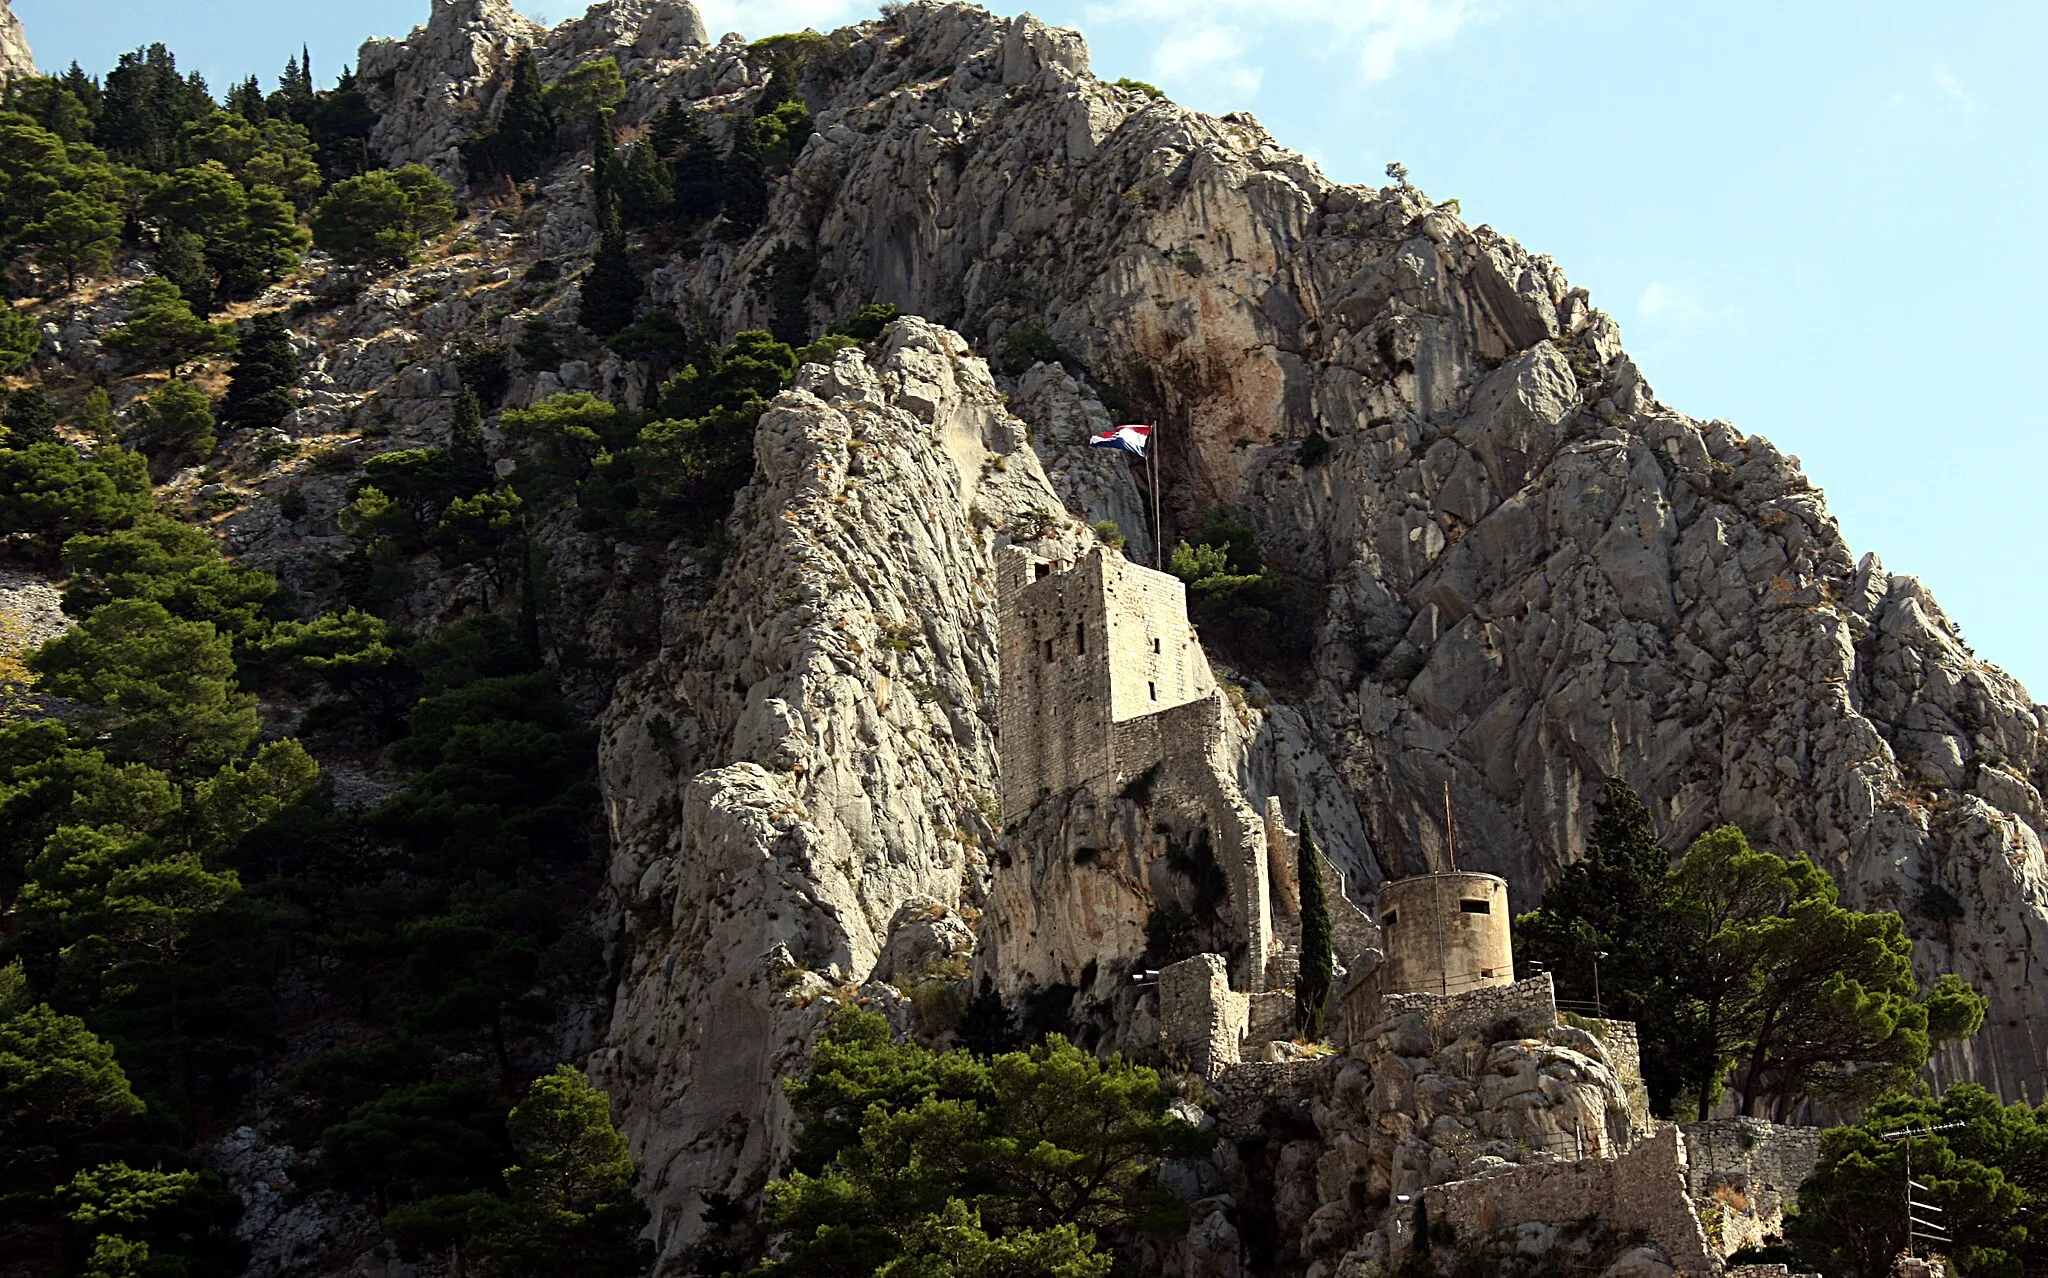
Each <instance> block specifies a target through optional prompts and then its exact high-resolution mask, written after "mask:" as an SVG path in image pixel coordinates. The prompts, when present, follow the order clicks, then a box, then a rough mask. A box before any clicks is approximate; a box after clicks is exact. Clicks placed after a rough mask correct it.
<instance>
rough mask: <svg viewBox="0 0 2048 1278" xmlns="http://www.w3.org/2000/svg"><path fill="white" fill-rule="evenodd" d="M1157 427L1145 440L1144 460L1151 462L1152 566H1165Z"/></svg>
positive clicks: (1159, 567)
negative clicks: (1161, 524)
mask: <svg viewBox="0 0 2048 1278" xmlns="http://www.w3.org/2000/svg"><path fill="white" fill-rule="evenodd" d="M1158 449H1159V428H1158V427H1157V426H1154V427H1153V428H1152V433H1151V434H1150V435H1149V436H1148V437H1147V438H1146V440H1145V460H1146V461H1148V462H1150V463H1152V567H1153V569H1154V570H1156V571H1164V570H1165V568H1166V530H1165V529H1164V528H1163V527H1161V526H1160V523H1159V452H1158Z"/></svg>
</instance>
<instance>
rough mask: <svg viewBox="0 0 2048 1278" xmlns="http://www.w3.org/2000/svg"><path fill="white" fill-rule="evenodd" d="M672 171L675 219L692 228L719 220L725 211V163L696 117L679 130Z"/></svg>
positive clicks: (686, 118)
mask: <svg viewBox="0 0 2048 1278" xmlns="http://www.w3.org/2000/svg"><path fill="white" fill-rule="evenodd" d="M672 169H673V172H674V181H673V183H672V186H673V189H674V191H675V214H676V217H677V218H678V219H680V220H681V221H683V222H684V223H687V224H689V225H693V226H694V225H697V224H699V223H702V222H708V221H710V220H711V219H712V218H714V217H717V216H718V213H719V210H720V209H722V208H724V207H725V195H724V190H725V160H724V158H723V157H721V156H720V155H719V154H718V146H717V144H716V143H714V142H713V141H712V140H711V135H710V134H708V133H706V132H705V131H704V126H703V125H701V124H699V123H698V122H697V117H696V116H694V115H686V116H685V117H684V119H683V121H682V123H681V124H680V125H679V126H678V131H677V133H676V158H675V163H674V165H673V166H672Z"/></svg>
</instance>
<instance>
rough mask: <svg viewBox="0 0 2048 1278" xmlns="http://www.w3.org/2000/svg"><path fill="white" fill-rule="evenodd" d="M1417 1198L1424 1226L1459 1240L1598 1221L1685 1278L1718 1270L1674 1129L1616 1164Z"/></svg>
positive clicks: (1477, 1182)
mask: <svg viewBox="0 0 2048 1278" xmlns="http://www.w3.org/2000/svg"><path fill="white" fill-rule="evenodd" d="M1424 1195H1425V1197H1424V1201H1425V1202H1426V1203H1427V1204H1428V1206H1429V1218H1430V1221H1431V1222H1432V1223H1435V1222H1439V1221H1441V1222H1448V1223H1449V1224H1452V1225H1454V1226H1456V1227H1457V1229H1458V1232H1459V1233H1460V1234H1461V1235H1472V1234H1490V1233H1492V1232H1493V1231H1495V1230H1497V1229H1505V1228H1512V1227H1513V1226H1515V1225H1519V1224H1523V1223H1525V1222H1530V1221H1537V1222H1544V1223H1556V1222H1559V1221H1571V1220H1579V1219H1582V1218H1584V1217H1587V1216H1598V1217H1599V1218H1601V1219H1602V1220H1603V1221H1605V1222H1606V1223H1607V1224H1609V1225H1611V1226H1613V1227H1614V1228H1616V1229H1619V1230H1623V1231H1635V1230H1640V1231H1641V1232H1642V1233H1643V1235H1644V1236H1645V1237H1647V1238H1648V1239H1649V1240H1650V1242H1651V1243H1652V1244H1653V1245H1655V1246H1656V1248H1657V1249H1658V1250H1659V1251H1661V1252H1663V1253H1664V1256H1665V1258H1666V1259H1667V1260H1668V1261H1670V1262H1671V1264H1672V1266H1673V1267H1674V1268H1675V1269H1676V1270H1677V1271H1678V1272H1679V1273H1680V1274H1682V1275H1686V1276H1687V1278H1706V1276H1707V1275H1712V1274H1718V1273H1719V1272H1720V1270H1721V1262H1720V1257H1719V1256H1717V1255H1715V1254H1714V1253H1713V1252H1712V1251H1711V1250H1710V1249H1709V1247H1708V1244H1707V1236H1706V1233H1705V1232H1704V1231H1703V1230H1702V1229H1701V1228H1700V1221H1699V1217H1698V1216H1697V1215H1696V1214H1695V1213H1694V1210H1693V1205H1692V1199H1691V1197H1690V1196H1689V1195H1688V1194H1687V1192H1686V1161H1685V1145H1684V1142H1683V1140H1682V1138H1681V1137H1680V1135H1679V1133H1678V1130H1677V1128H1675V1127H1666V1128H1664V1129H1662V1130H1660V1131H1659V1132H1657V1133H1656V1134H1655V1135H1653V1136H1651V1137H1650V1138H1649V1139H1648V1140H1645V1141H1643V1142H1642V1143H1641V1144H1639V1145H1637V1146H1636V1147H1635V1148H1634V1149H1632V1150H1630V1151H1628V1152H1627V1153H1625V1154H1623V1155H1621V1156H1620V1157H1619V1158H1589V1159H1581V1160H1578V1161H1573V1162H1550V1163H1537V1164H1530V1165H1525V1166H1522V1167H1518V1168H1515V1169H1513V1170H1510V1171H1503V1172H1498V1173H1496V1174H1493V1175H1487V1176H1481V1177H1477V1178H1474V1179H1470V1180H1460V1181H1453V1182H1451V1183H1449V1184H1445V1185H1432V1186H1430V1187H1429V1188H1428V1189H1427V1190H1425V1191H1424Z"/></svg>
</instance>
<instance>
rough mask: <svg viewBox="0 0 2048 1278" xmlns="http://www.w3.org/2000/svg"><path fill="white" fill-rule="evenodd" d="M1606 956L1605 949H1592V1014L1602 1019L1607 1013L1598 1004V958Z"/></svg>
mask: <svg viewBox="0 0 2048 1278" xmlns="http://www.w3.org/2000/svg"><path fill="white" fill-rule="evenodd" d="M1606 957H1607V951H1606V950H1594V951H1593V1015H1595V1016H1597V1017H1599V1018H1600V1019H1601V1020H1603V1021H1604V1020H1606V1019H1607V1013H1606V1012H1605V1011H1604V1010H1602V1008H1601V1005H1600V960H1601V959H1604V958H1606Z"/></svg>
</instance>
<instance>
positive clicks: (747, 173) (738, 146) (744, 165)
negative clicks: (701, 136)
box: [719, 120, 768, 231]
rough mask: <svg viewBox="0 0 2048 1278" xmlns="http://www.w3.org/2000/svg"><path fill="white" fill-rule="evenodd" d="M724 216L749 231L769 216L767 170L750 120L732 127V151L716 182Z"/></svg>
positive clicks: (758, 139) (742, 121) (736, 225)
mask: <svg viewBox="0 0 2048 1278" xmlns="http://www.w3.org/2000/svg"><path fill="white" fill-rule="evenodd" d="M719 195H720V197H721V199H722V200H723V202H724V204H725V216H726V218H727V220H729V221H730V222H731V223H732V225H733V226H734V227H735V228H736V229H738V230H742V231H751V230H753V229H754V228H755V227H757V226H759V225H761V223H762V222H763V221H765V220H767V217H768V171H767V169H766V168H765V167H763V166H762V164H761V143H760V138H759V136H758V135H757V134H756V132H755V129H754V122H753V121H752V120H741V121H740V122H739V124H738V126H737V127H735V128H734V129H733V135H732V154H731V155H730V156H728V157H727V158H726V162H725V171H724V173H723V174H722V180H721V181H720V182H719Z"/></svg>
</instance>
